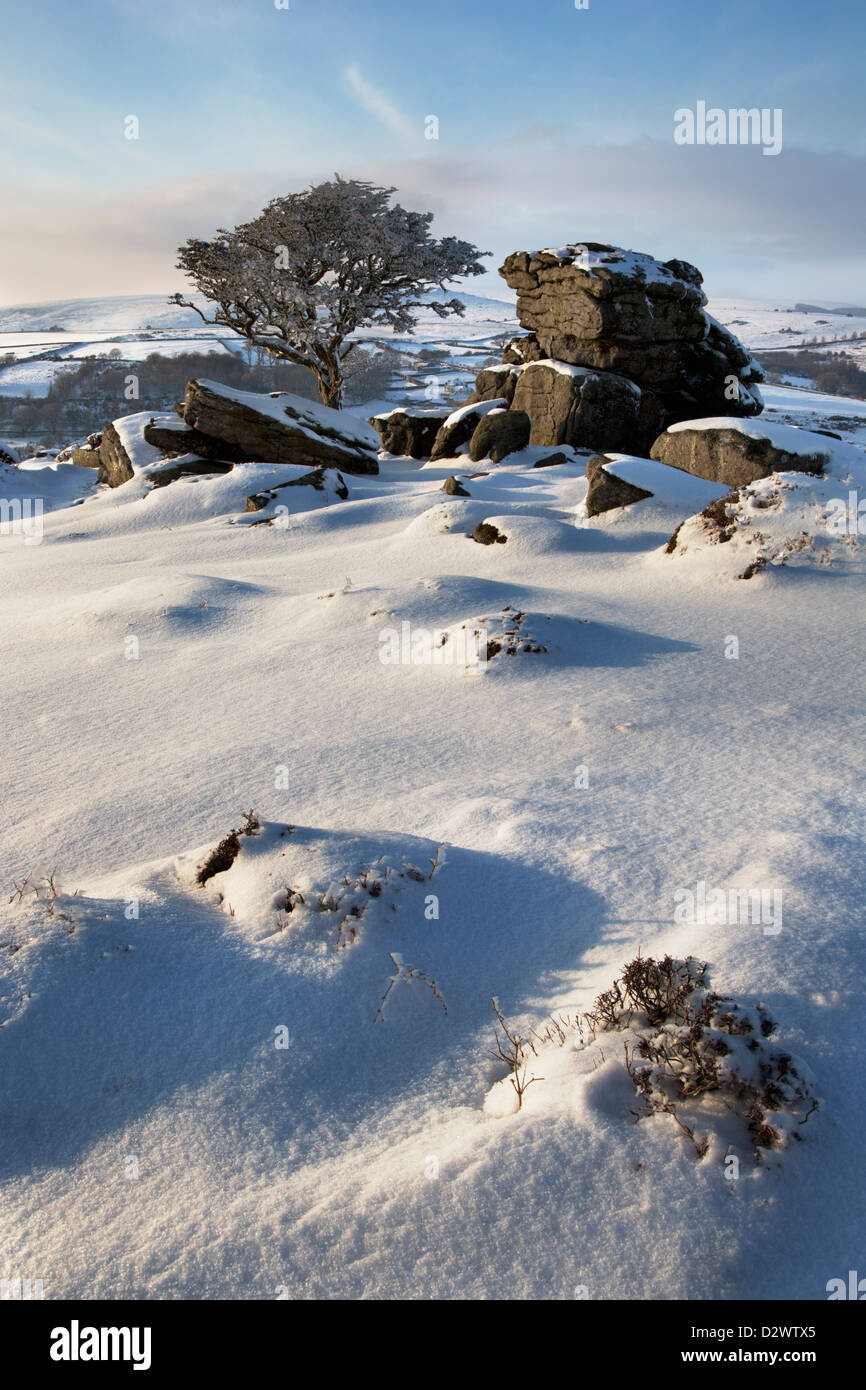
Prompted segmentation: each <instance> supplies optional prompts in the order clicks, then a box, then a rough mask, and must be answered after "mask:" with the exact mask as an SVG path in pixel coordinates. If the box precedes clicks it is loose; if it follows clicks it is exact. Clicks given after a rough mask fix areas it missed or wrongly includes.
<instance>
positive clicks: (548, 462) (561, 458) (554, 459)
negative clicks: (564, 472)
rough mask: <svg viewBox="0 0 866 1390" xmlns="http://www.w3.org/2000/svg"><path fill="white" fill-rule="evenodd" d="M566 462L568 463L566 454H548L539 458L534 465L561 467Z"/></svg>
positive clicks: (534, 466) (539, 466) (535, 466)
mask: <svg viewBox="0 0 866 1390" xmlns="http://www.w3.org/2000/svg"><path fill="white" fill-rule="evenodd" d="M564 463H568V457H567V455H566V454H546V455H545V456H544V458H543V459H538V461H537V462H536V463H534V464H533V465H532V466H533V468H559V467H561V466H562V464H564Z"/></svg>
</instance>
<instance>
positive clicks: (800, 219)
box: [0, 128, 866, 304]
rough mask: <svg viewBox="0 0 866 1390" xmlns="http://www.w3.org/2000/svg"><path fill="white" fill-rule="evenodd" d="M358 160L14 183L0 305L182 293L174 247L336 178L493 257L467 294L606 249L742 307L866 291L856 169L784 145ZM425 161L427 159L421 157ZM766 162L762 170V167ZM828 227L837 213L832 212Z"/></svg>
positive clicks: (548, 142)
mask: <svg viewBox="0 0 866 1390" xmlns="http://www.w3.org/2000/svg"><path fill="white" fill-rule="evenodd" d="M435 144H436V146H437V148H436V149H435V151H432V152H431V150H430V148H429V147H427V142H425V141H423V139H422V140H421V141H420V142H419V145H420V147H419V149H418V154H417V156H415V155H410V154H407V155H406V156H404V157H403V158H398V159H390V160H385V159H376V160H375V161H373V160H369V161H367V162H364V163H361V162H358V161H355V162H353V161H351V160H349V159H346V158H344V157H340V155H339V154H338V153H337V152H335V151H331V152H330V153H329V154H328V156H327V160H326V159H325V157H324V156H321V151H320V156H321V157H320V158H318V159H316V160H315V162H312V156H311V157H310V158H311V162H310V163H304V164H301V162H300V160H298V161H297V162H294V161H293V162H292V163H291V164H285V165H283V166H282V167H278V166H277V165H275V166H274V167H272V168H268V169H264V168H263V169H257V170H255V171H250V170H246V171H244V172H243V173H234V172H232V171H231V170H228V171H226V172H225V173H221V174H219V175H216V176H214V177H201V178H198V179H190V178H189V177H186V178H182V179H176V180H172V181H157V180H156V179H151V180H150V181H149V182H147V183H144V184H141V185H139V187H138V188H137V189H136V190H135V191H134V192H133V191H132V190H131V189H130V188H129V187H128V185H125V186H123V187H117V186H116V187H115V188H114V189H112V190H108V189H106V190H103V189H99V190H98V191H97V190H95V189H94V188H85V187H81V186H79V187H78V188H77V189H75V190H74V192H69V193H64V194H62V195H58V194H57V193H56V192H49V191H47V190H45V189H38V188H34V187H33V186H32V184H31V185H30V186H29V187H28V186H26V185H25V184H24V183H23V182H21V181H19V186H18V187H15V186H14V185H13V184H11V181H10V185H11V186H7V189H6V190H5V206H6V208H7V209H8V212H9V215H8V216H7V217H6V218H5V219H3V222H2V224H0V303H5V304H15V303H18V304H20V303H23V302H34V301H38V300H48V299H55V298H63V299H65V298H70V297H72V296H81V297H83V296H88V297H89V296H94V295H100V294H103V295H117V294H136V293H138V294H146V293H155V292H157V291H160V290H163V289H165V290H166V291H170V290H173V289H180V288H182V287H183V285H184V281H183V278H182V276H181V275H180V273H179V272H178V271H177V270H176V269H175V265H174V263H175V248H176V247H177V246H178V245H180V244H181V243H182V242H183V241H185V240H186V238H187V237H189V236H201V237H209V236H211V235H213V232H214V230H215V229H216V228H217V227H218V226H222V227H230V226H232V225H234V224H235V223H237V222H240V221H242V220H244V219H245V218H248V217H251V216H253V215H254V214H255V213H256V212H258V211H259V209H260V208H261V207H263V206H264V204H265V203H266V202H267V201H268V199H269V198H272V197H274V196H276V195H278V194H280V193H286V192H289V191H291V190H293V189H301V188H304V187H306V186H308V185H309V184H310V183H317V182H319V181H320V180H322V179H325V178H330V177H332V176H333V171H334V169H338V170H339V171H340V172H341V173H342V174H343V175H344V176H346V177H358V178H367V179H372V180H373V181H374V182H376V183H380V184H385V185H386V186H391V185H395V186H396V188H397V189H398V193H397V197H398V198H399V200H400V202H401V203H403V204H404V206H406V207H409V208H413V209H416V210H419V211H427V210H429V211H432V212H434V213H435V214H436V221H435V223H434V231H435V232H436V234H437V235H440V236H442V235H453V236H459V237H465V238H467V239H468V240H471V241H474V242H475V243H476V244H477V245H478V246H480V247H481V248H482V250H490V251H492V252H493V253H494V255H493V258H492V259H491V260H490V261H489V262H487V263H486V264H487V265H488V266H489V267H490V272H489V274H488V275H485V276H484V278H483V279H479V280H476V281H474V282H472V283H471V284H470V285H469V286H468V288H469V289H471V290H473V291H477V292H480V293H484V292H492V293H494V294H496V295H500V296H504V295H507V293H508V291H507V289H506V287H505V285H504V283H503V281H501V280H500V279H499V278H498V276H497V275H496V269H495V268H496V266H498V265H499V264H501V261H502V259H503V257H504V256H505V255H506V254H507V253H508V252H509V251H514V250H517V249H519V248H522V249H527V250H531V249H533V248H534V247H536V246H550V245H553V246H561V245H562V244H563V243H564V242H566V241H587V240H597V241H611V242H614V243H615V244H617V245H625V246H630V247H633V248H635V249H636V250H641V251H649V252H652V253H653V254H654V255H657V256H659V257H661V258H662V259H667V258H668V257H669V256H680V257H682V258H683V259H685V260H690V261H693V262H694V263H695V264H696V265H698V266H700V268H701V270H702V271H703V272H704V275H705V279H706V288H707V292H708V293H709V294H711V295H717V296H728V295H734V294H741V295H743V296H748V297H751V298H766V299H783V298H789V299H793V298H796V299H805V300H810V301H814V302H816V303H821V302H822V301H823V299H824V298H826V299H836V300H843V301H848V302H852V303H862V302H863V299H864V297H866V260H864V250H863V248H864V245H866V159H864V158H863V157H861V156H856V155H849V154H829V155H819V154H815V153H812V152H809V151H805V150H797V149H796V148H794V147H793V146H790V147H786V148H785V150H784V151H783V153H782V154H781V155H780V156H779V158H778V159H776V160H767V159H762V158H761V156H760V150H758V149H756V148H752V147H745V146H744V147H741V148H736V147H721V148H715V147H714V148H711V149H707V148H704V149H699V148H698V147H687V146H684V147H681V146H675V145H674V143H673V140H671V142H670V145H667V144H665V143H663V142H656V141H644V142H640V143H635V144H632V145H617V146H600V145H594V146H591V145H580V144H578V143H576V142H575V141H574V139H573V136H572V135H571V133H570V132H567V131H565V130H561V129H560V130H556V129H551V128H547V129H543V130H542V129H536V130H533V131H531V132H529V131H528V132H526V138H524V139H522V140H521V139H516V138H511V139H509V140H507V141H506V140H500V141H496V142H494V141H489V142H488V143H487V144H486V145H485V147H484V149H483V150H479V151H476V152H472V153H468V154H464V153H463V152H462V151H457V150H455V151H453V152H452V151H451V150H450V149H449V145H448V143H447V142H445V141H440V142H435ZM431 153H434V154H435V157H433V158H431ZM767 165H771V166H772V168H771V169H770V170H768V169H767ZM834 212H835V213H836V215H833V213H834Z"/></svg>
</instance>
